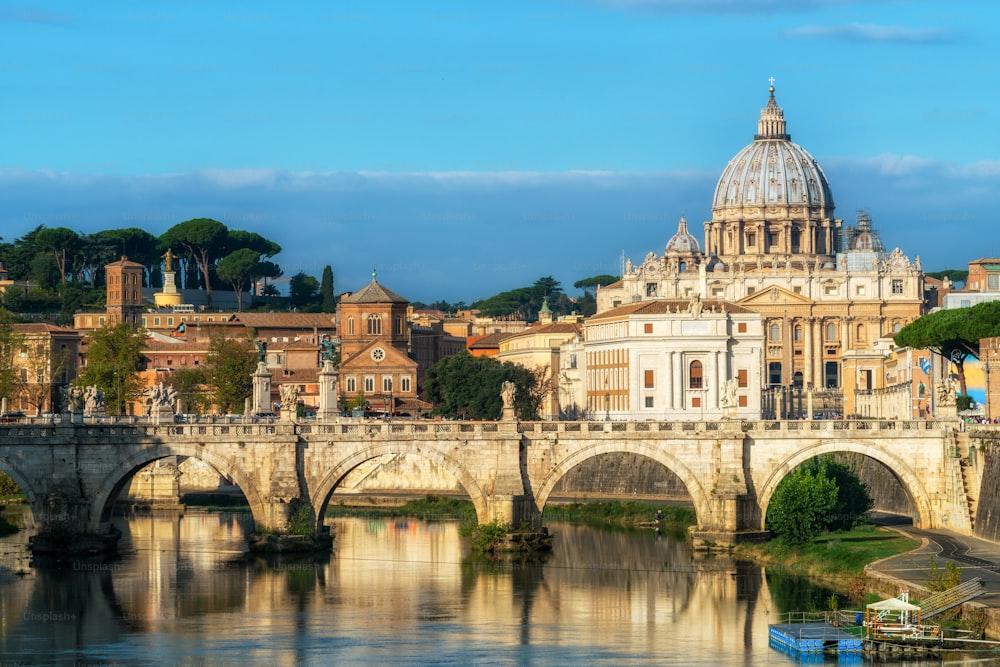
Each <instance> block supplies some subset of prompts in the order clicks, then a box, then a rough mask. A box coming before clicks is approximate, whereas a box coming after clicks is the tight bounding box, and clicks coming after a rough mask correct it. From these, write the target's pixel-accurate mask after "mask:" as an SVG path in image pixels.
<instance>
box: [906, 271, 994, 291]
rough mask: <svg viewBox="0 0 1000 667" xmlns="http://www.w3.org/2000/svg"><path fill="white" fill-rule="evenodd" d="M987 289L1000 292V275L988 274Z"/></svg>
mask: <svg viewBox="0 0 1000 667" xmlns="http://www.w3.org/2000/svg"><path fill="white" fill-rule="evenodd" d="M899 282H900V284H902V282H903V281H902V280H900V281H899ZM986 289H988V290H990V291H991V292H994V291H996V290H1000V273H987V274H986ZM899 293H900V294H902V293H903V290H902V289H900V290H899ZM893 294H895V291H893Z"/></svg>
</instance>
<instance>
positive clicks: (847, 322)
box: [840, 317, 854, 356]
mask: <svg viewBox="0 0 1000 667" xmlns="http://www.w3.org/2000/svg"><path fill="white" fill-rule="evenodd" d="M853 319H854V318H853V317H844V318H841V320H840V354H841V356H843V355H844V354H845V353H846V352H847V351H848V350H849V349H851V320H853Z"/></svg>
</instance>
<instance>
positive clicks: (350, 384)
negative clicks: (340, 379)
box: [344, 377, 358, 394]
mask: <svg viewBox="0 0 1000 667" xmlns="http://www.w3.org/2000/svg"><path fill="white" fill-rule="evenodd" d="M344 386H345V388H346V390H347V392H348V393H350V394H353V393H355V392H356V391H357V390H358V379H357V378H353V377H351V378H347V380H346V381H345V382H344Z"/></svg>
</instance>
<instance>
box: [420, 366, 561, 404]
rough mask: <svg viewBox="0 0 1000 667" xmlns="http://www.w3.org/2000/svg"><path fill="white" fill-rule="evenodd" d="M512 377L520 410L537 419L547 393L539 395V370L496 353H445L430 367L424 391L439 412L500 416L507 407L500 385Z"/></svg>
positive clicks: (515, 402)
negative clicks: (500, 358)
mask: <svg viewBox="0 0 1000 667" xmlns="http://www.w3.org/2000/svg"><path fill="white" fill-rule="evenodd" d="M508 380H509V381H511V382H513V383H514V386H515V387H516V388H517V393H516V395H515V400H514V408H515V410H516V411H517V413H518V414H519V415H520V417H521V418H522V419H527V420H530V419H537V418H538V409H539V407H540V406H541V399H542V398H544V395H545V394H544V392H543V393H542V394H541V398H540V397H539V392H538V390H537V387H538V377H537V376H536V373H535V372H533V371H531V370H530V369H528V368H525V367H524V366H519V365H517V364H512V363H501V362H500V361H497V360H496V359H494V358H493V357H473V356H472V355H470V354H469V353H468V352H460V353H458V354H453V355H451V356H448V357H445V358H444V359H442V360H441V361H439V362H437V363H436V364H434V365H433V366H431V367H430V369H428V371H427V377H426V378H425V380H424V391H425V393H426V395H427V398H428V400H429V401H430V402H431V403H433V404H434V409H433V413H434V414H436V415H444V416H448V417H461V418H464V419H497V418H498V417H499V416H500V414H501V412H502V410H503V400H502V399H501V398H500V389H501V387H502V385H503V383H504V382H505V381H508Z"/></svg>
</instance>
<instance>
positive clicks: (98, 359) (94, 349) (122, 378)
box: [73, 322, 146, 415]
mask: <svg viewBox="0 0 1000 667" xmlns="http://www.w3.org/2000/svg"><path fill="white" fill-rule="evenodd" d="M145 342H146V331H145V330H144V329H135V328H133V327H132V326H131V325H129V324H128V323H126V322H119V323H118V324H116V325H113V326H112V325H106V326H104V327H101V328H100V329H96V330H94V331H93V332H92V333H91V334H90V344H89V346H88V347H87V362H86V365H85V366H84V367H83V368H82V369H81V372H80V376H79V377H77V379H76V380H75V381H74V382H73V384H74V385H76V386H78V387H89V386H91V385H94V386H96V387H97V388H98V389H100V390H101V391H103V392H104V401H105V405H106V406H107V410H108V411H110V412H113V413H114V414H119V415H120V414H124V411H125V408H126V406H127V405H128V404H129V403H130V402H131V401H135V400H138V399H140V398H141V397H142V391H143V383H142V378H141V377H139V371H140V370H142V348H143V346H144V345H145Z"/></svg>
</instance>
